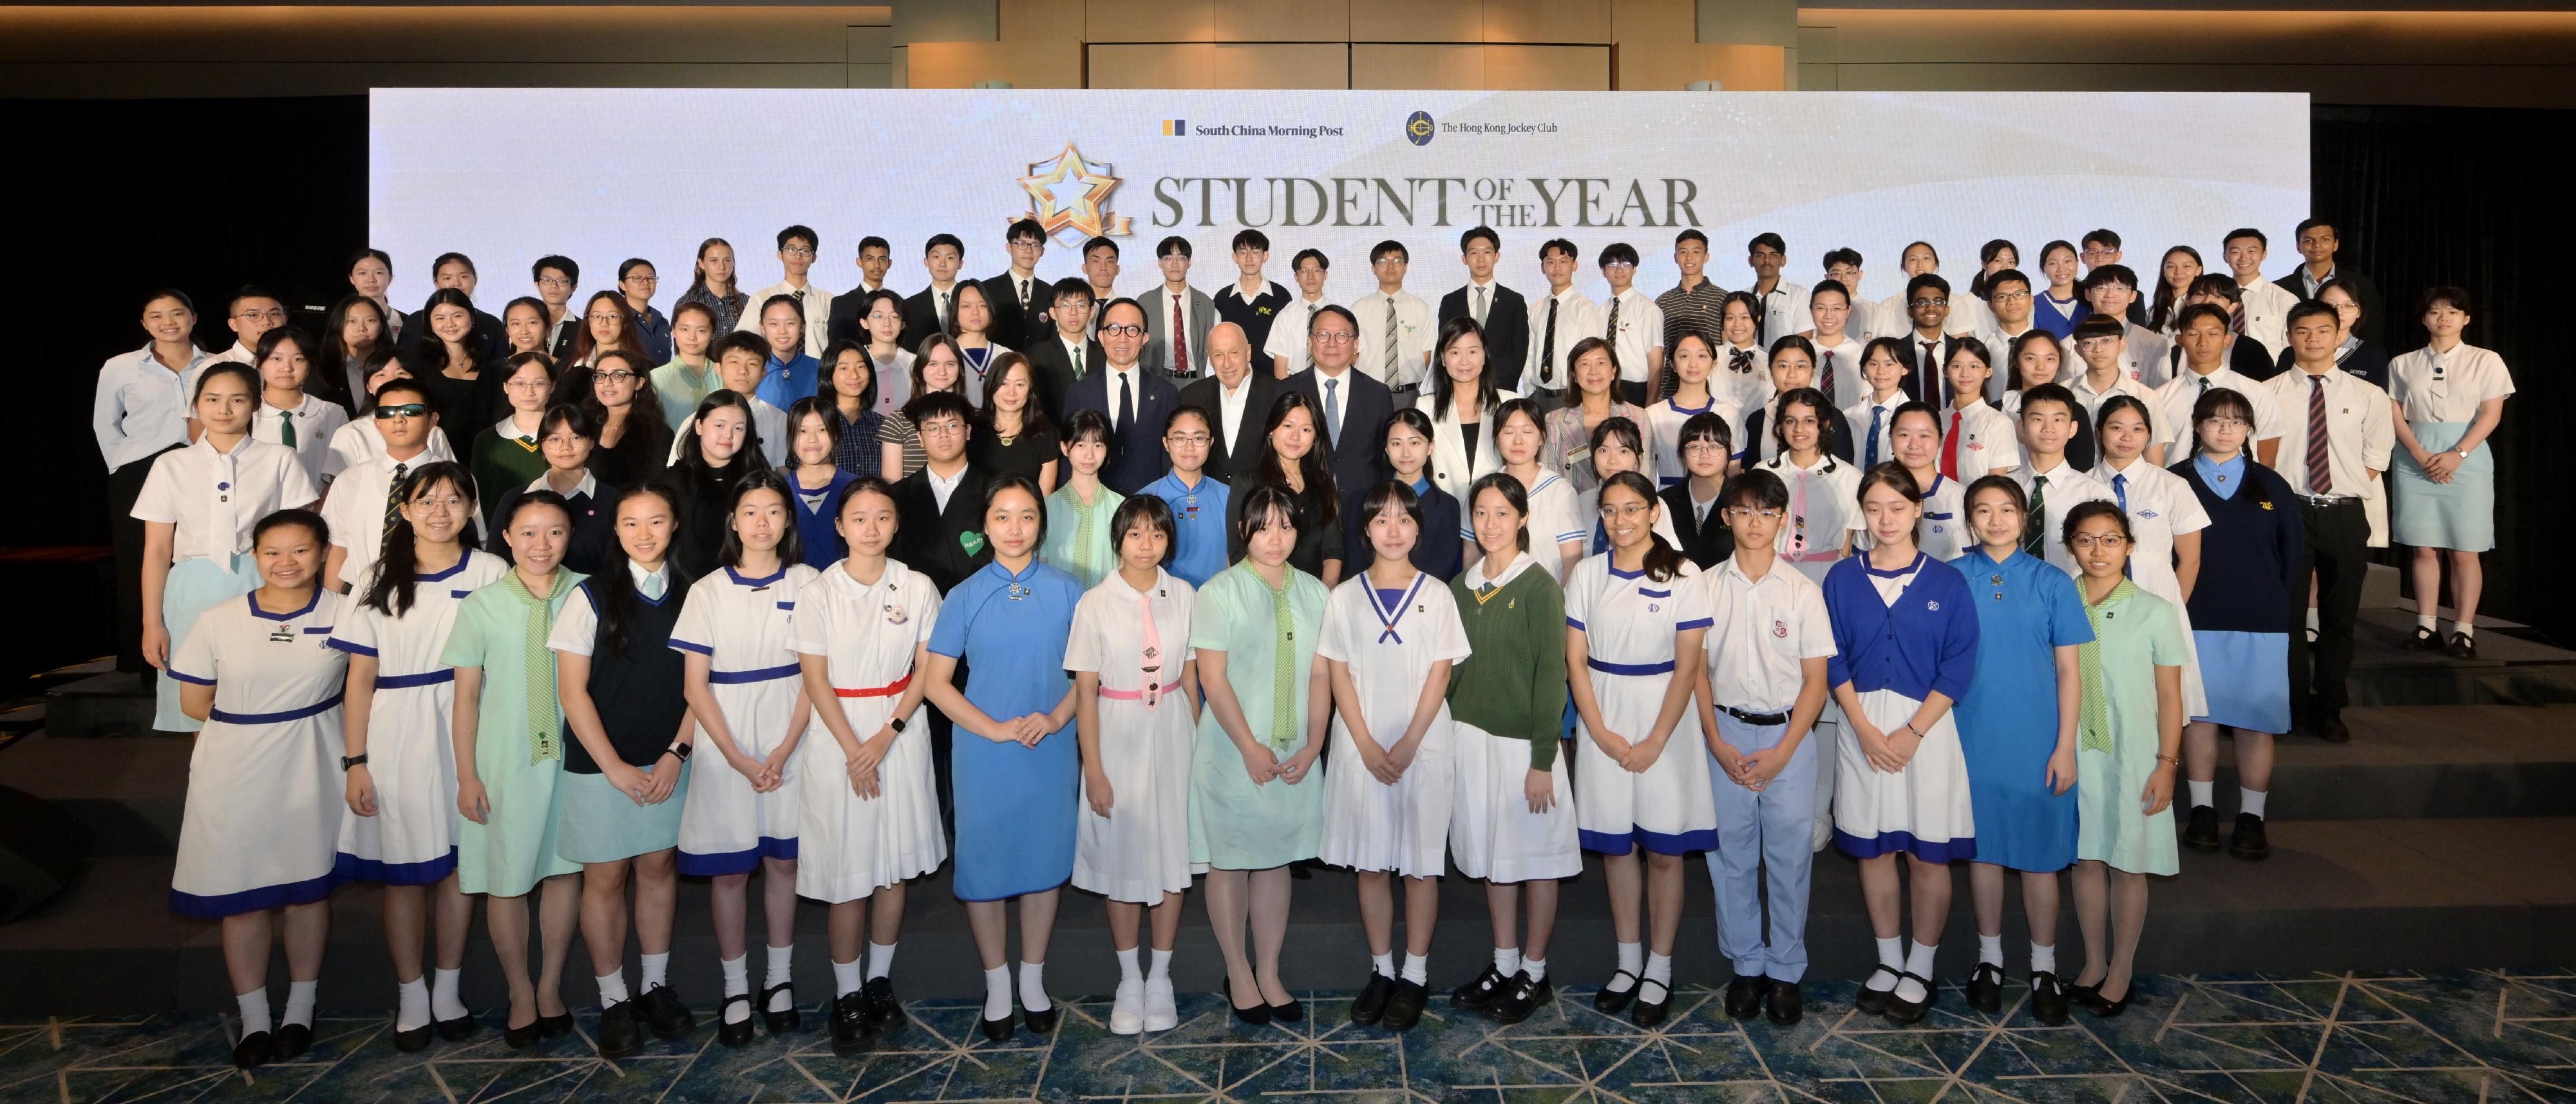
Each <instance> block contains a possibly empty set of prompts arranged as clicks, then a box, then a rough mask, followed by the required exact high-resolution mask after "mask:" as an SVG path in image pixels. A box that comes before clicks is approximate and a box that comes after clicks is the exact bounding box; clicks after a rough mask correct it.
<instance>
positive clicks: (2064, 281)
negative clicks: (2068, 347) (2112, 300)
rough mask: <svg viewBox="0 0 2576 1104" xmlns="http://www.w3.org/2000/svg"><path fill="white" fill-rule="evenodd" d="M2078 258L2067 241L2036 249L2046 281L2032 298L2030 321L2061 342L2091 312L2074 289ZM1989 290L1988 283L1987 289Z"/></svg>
mask: <svg viewBox="0 0 2576 1104" xmlns="http://www.w3.org/2000/svg"><path fill="white" fill-rule="evenodd" d="M2079 259H2080V257H2079V254H2078V253H2077V252H2076V250H2075V243H2073V242H2069V241H2053V242H2050V243H2048V244H2047V245H2044V246H2041V247H2040V249H2039V271H2040V274H2041V275H2042V277H2043V278H2045V279H2046V280H2047V281H2048V290H2046V291H2044V292H2040V293H2039V294H2037V295H2033V296H2031V322H2032V324H2034V325H2036V326H2038V327H2039V328H2040V329H2043V330H2047V331H2048V332H2049V333H2051V334H2054V335H2056V336H2057V337H2058V338H2059V339H2061V340H2062V339H2064V338H2065V337H2066V335H2067V334H2070V333H2073V332H2074V331H2075V324H2076V323H2078V322H2081V321H2083V320H2084V318H2085V316H2086V315H2088V314H2091V313H2092V308H2091V307H2088V306H2086V305H2085V303H2084V298H2083V296H2082V295H2081V294H2080V293H2078V292H2077V291H2076V290H2075V272H2076V267H2077V262H2078V260H2079ZM1992 288H1993V285H1992V284H1991V283H1989V284H1988V290H1989V291H1991V290H1992ZM2033 290H2036V288H2035V287H2034V289H2033Z"/></svg>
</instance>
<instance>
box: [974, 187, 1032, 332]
mask: <svg viewBox="0 0 2576 1104" xmlns="http://www.w3.org/2000/svg"><path fill="white" fill-rule="evenodd" d="M1005 244H1007V245H1008V246H1009V247H1010V250H1011V270H1010V271H1008V272H1005V273H1003V274H1001V275H999V276H994V277H991V278H989V279H985V280H982V281H979V283H980V284H981V285H982V287H983V289H984V301H985V302H986V303H989V304H991V305H992V308H993V324H992V327H991V329H989V330H988V331H987V332H986V336H988V337H990V338H992V339H993V340H994V341H995V342H997V343H999V344H1001V345H1003V346H1005V347H1007V348H1011V349H1017V350H1020V351H1022V352H1026V351H1028V347H1029V346H1030V345H1032V344H1035V343H1037V342H1038V341H1039V340H1040V339H1041V338H1043V337H1044V336H1045V334H1046V326H1047V323H1046V311H1047V291H1048V289H1049V285H1048V283H1047V282H1046V281H1045V280H1043V279H1040V278H1039V277H1038V258H1040V257H1044V256H1046V228H1045V227H1042V226H1039V225H1038V220H1036V219H1021V220H1020V221H1018V222H1014V223H1012V224H1011V229H1010V230H1009V232H1008V234H1007V236H1006V238H1005Z"/></svg>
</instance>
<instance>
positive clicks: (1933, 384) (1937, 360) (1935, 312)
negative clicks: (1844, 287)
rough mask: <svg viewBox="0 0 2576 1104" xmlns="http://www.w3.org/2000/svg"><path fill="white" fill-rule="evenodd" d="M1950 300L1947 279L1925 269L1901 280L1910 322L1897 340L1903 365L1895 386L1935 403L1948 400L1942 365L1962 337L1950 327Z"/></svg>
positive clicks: (1940, 403)
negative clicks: (1910, 277) (1899, 378)
mask: <svg viewBox="0 0 2576 1104" xmlns="http://www.w3.org/2000/svg"><path fill="white" fill-rule="evenodd" d="M1909 252H1910V251H1909ZM1956 301H1958V302H1974V300H1956ZM1952 302H1954V300H1953V299H1952V297H1951V295H1950V281H1948V280H1944V279H1942V278H1941V277H1939V276H1937V275H1934V274H1932V273H1929V272H1926V273H1924V274H1922V275H1920V276H1916V277H1914V278H1913V279H1911V280H1908V281H1906V283H1905V295H1904V298H1903V305H1904V310H1905V312H1906V315H1905V316H1906V318H1908V319H1910V320H1911V321H1912V323H1913V325H1912V326H1911V328H1909V329H1907V330H1906V332H1905V333H1904V334H1903V335H1902V337H1901V338H1899V340H1898V342H1897V346H1896V348H1897V360H1898V362H1900V363H1902V364H1904V365H1905V375H1904V378H1903V379H1902V380H1900V381H1899V382H1898V384H1897V386H1899V387H1902V388H1904V389H1905V393H1906V394H1907V395H1909V396H1912V397H1914V398H1917V399H1921V400H1923V401H1924V402H1928V403H1933V404H1935V405H1946V404H1947V403H1948V401H1949V396H1948V395H1947V394H1946V393H1945V390H1946V389H1945V386H1944V385H1945V377H1944V376H1943V373H1942V369H1943V368H1945V367H1947V366H1948V364H1949V362H1950V351H1951V350H1952V349H1955V348H1957V347H1958V344H1959V342H1960V341H1961V340H1964V339H1965V335H1962V334H1959V333H1955V332H1952V331H1951V327H1952V325H1953V319H1952V315H1951V313H1950V305H1951V303H1952Z"/></svg>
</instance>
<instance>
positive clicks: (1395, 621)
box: [1315, 571, 1468, 878]
mask: <svg viewBox="0 0 2576 1104" xmlns="http://www.w3.org/2000/svg"><path fill="white" fill-rule="evenodd" d="M1315 654H1317V655H1319V656H1322V657H1324V658H1325V659H1329V660H1334V661H1336V662H1339V663H1343V664H1347V665H1348V666H1349V667H1350V672H1351V687H1352V689H1353V690H1354V691H1355V692H1356V693H1357V696H1358V698H1359V700H1358V701H1357V702H1356V703H1343V704H1342V708H1337V709H1335V710H1334V711H1333V725H1332V740H1333V746H1332V754H1331V755H1329V756H1328V757H1327V762H1326V763H1325V765H1324V772H1325V774H1324V854H1323V860H1324V861H1325V862H1327V863H1330V864H1332V865H1334V866H1346V867H1350V868H1351V869H1353V870H1381V871H1394V872H1395V873H1398V874H1402V875H1404V876H1405V877H1408V878H1436V877H1439V876H1440V875H1441V874H1442V873H1444V872H1446V871H1447V870H1448V861H1449V857H1448V856H1449V810H1450V802H1451V798H1452V795H1453V792H1454V790H1455V788H1456V787H1455V782H1456V777H1457V764H1456V760H1455V759H1453V758H1452V756H1451V745H1452V739H1451V733H1450V730H1451V728H1452V727H1453V726H1452V724H1451V722H1450V719H1449V702H1448V700H1447V699H1446V698H1445V697H1444V698H1442V700H1441V701H1440V703H1439V706H1438V712H1437V713H1436V714H1434V715H1433V717H1432V719H1431V726H1430V728H1428V729H1427V730H1425V731H1424V732H1423V735H1422V743H1421V745H1420V746H1419V747H1417V748H1416V750H1415V752H1414V756H1413V765H1412V766H1411V767H1409V768H1407V769H1406V770H1405V772H1404V776H1403V777H1401V778H1399V779H1397V780H1396V782H1395V784H1394V785H1392V786H1390V785H1387V784H1386V783H1383V782H1380V781H1378V780H1377V776H1376V775H1373V774H1370V773H1369V769H1368V767H1367V765H1366V764H1364V763H1363V762H1362V761H1361V759H1360V752H1359V746H1358V745H1357V744H1355V743H1353V740H1354V739H1355V737H1353V736H1352V735H1351V729H1350V725H1349V724H1348V723H1346V721H1345V720H1344V718H1343V714H1342V709H1345V708H1356V709H1357V710H1358V711H1359V715H1360V719H1361V721H1362V722H1364V723H1366V724H1367V725H1368V730H1369V731H1368V734H1369V738H1371V739H1373V740H1375V741H1377V745H1378V747H1379V749H1381V750H1384V749H1386V748H1391V747H1394V746H1395V745H1396V743H1397V742H1398V741H1401V740H1403V739H1404V734H1405V732H1406V731H1407V730H1408V729H1410V728H1411V727H1412V725H1413V714H1414V708H1415V707H1416V706H1418V705H1420V704H1421V701H1422V684H1423V683H1424V682H1425V681H1427V680H1429V678H1430V677H1431V668H1432V667H1433V665H1435V664H1439V663H1453V664H1454V663H1456V662H1458V661H1459V660H1462V659H1465V658H1467V655H1468V647H1467V627H1466V626H1465V625H1464V624H1462V623H1461V622H1460V621H1459V620H1458V604H1457V602H1456V600H1454V599H1452V598H1451V597H1450V595H1449V587H1448V585H1447V584H1445V583H1442V582H1441V581H1440V580H1439V578H1437V577H1435V576H1433V575H1432V574H1431V573H1430V572H1427V571H1417V572H1415V573H1414V575H1413V581H1412V582H1411V583H1408V584H1406V585H1405V587H1404V588H1403V589H1401V590H1397V589H1380V588H1379V587H1377V586H1376V585H1375V584H1374V583H1372V582H1371V581H1370V580H1369V577H1368V573H1367V572H1365V571H1362V572H1360V573H1358V574H1356V575H1353V576H1352V577H1351V578H1349V579H1346V580H1344V581H1343V582H1342V584H1341V585H1340V586H1337V587H1334V588H1333V594H1332V597H1331V598H1330V599H1329V600H1327V601H1326V602H1325V603H1324V637H1323V639H1322V640H1321V641H1319V642H1317V644H1316V645H1315Z"/></svg>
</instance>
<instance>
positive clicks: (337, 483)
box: [322, 451, 436, 589]
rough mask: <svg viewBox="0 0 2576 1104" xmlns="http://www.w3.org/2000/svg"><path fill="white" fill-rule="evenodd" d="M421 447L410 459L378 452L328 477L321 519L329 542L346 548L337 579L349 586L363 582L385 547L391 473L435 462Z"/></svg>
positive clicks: (391, 487)
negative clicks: (328, 529) (327, 527)
mask: <svg viewBox="0 0 2576 1104" xmlns="http://www.w3.org/2000/svg"><path fill="white" fill-rule="evenodd" d="M435 462H436V461H433V460H431V459H430V456H429V453H428V452H426V451H424V452H422V453H421V454H420V455H418V456H415V457H412V458H411V459H409V460H395V459H394V458H392V457H390V456H378V457H376V458H374V459H371V460H365V461H361V462H360V463H358V464H357V465H356V466H354V467H351V468H350V469H349V470H347V471H345V472H342V473H340V477H339V478H338V479H335V480H332V481H331V497H330V499H329V500H327V501H325V502H323V503H322V520H324V521H327V522H330V523H331V544H332V545H333V546H334V547H338V548H344V549H347V550H348V555H346V556H344V557H342V559H341V560H340V581H341V582H343V583H347V584H348V585H349V586H350V588H351V589H356V588H358V587H362V586H365V585H366V578H367V573H368V572H369V571H372V570H374V569H375V565H376V556H377V554H378V553H380V552H382V551H383V550H384V530H385V500H386V498H387V497H388V496H390V495H391V494H392V493H393V488H394V473H395V470H396V469H397V468H399V469H401V471H402V473H403V475H404V476H406V477H408V476H409V475H410V474H411V473H412V472H415V471H419V470H420V469H421V468H422V467H424V466H427V465H429V464H432V463H435Z"/></svg>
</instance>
